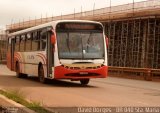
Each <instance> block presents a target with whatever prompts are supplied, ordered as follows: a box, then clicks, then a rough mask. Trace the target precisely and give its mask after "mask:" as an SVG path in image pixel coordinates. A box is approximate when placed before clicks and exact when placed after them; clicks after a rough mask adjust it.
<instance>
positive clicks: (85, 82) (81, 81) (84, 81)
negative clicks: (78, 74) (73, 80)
mask: <svg viewBox="0 0 160 113" xmlns="http://www.w3.org/2000/svg"><path fill="white" fill-rule="evenodd" d="M80 83H81V84H82V85H87V84H88V83H89V79H82V80H80Z"/></svg>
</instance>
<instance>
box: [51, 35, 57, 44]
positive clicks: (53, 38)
mask: <svg viewBox="0 0 160 113" xmlns="http://www.w3.org/2000/svg"><path fill="white" fill-rule="evenodd" d="M55 43H56V36H55V34H54V33H53V34H52V35H51V44H53V45H54V44H55Z"/></svg>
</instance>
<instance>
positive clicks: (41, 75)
mask: <svg viewBox="0 0 160 113" xmlns="http://www.w3.org/2000/svg"><path fill="white" fill-rule="evenodd" d="M38 78H39V81H40V82H41V83H46V82H47V80H46V78H45V77H44V69H43V66H42V65H40V66H39V68H38Z"/></svg>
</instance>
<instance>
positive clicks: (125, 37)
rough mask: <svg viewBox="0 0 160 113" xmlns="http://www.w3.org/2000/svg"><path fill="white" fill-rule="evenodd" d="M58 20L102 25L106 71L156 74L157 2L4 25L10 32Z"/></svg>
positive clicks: (159, 62) (159, 58)
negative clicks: (106, 46)
mask: <svg viewBox="0 0 160 113" xmlns="http://www.w3.org/2000/svg"><path fill="white" fill-rule="evenodd" d="M59 19H81V20H82V19H84V20H95V21H100V22H102V23H103V25H104V27H105V32H106V35H107V36H108V38H109V48H108V57H109V58H108V59H109V66H110V71H113V72H114V71H124V72H125V71H127V72H128V71H129V72H136V73H137V72H140V73H146V74H148V75H149V76H150V75H152V74H160V0H148V1H144V2H137V3H131V4H125V5H120V6H113V7H107V8H102V9H97V10H94V9H93V10H92V11H86V12H79V13H74V14H70V15H61V16H56V17H49V18H41V19H36V20H29V21H25V22H20V23H15V24H11V25H7V26H6V27H7V32H8V33H10V32H14V31H17V30H20V29H25V28H28V27H32V26H35V25H39V24H42V23H46V22H49V21H54V20H59Z"/></svg>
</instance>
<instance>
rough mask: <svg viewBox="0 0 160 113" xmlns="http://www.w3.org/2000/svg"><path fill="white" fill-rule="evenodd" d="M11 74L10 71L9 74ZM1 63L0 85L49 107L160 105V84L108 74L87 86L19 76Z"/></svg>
mask: <svg viewBox="0 0 160 113" xmlns="http://www.w3.org/2000/svg"><path fill="white" fill-rule="evenodd" d="M7 73H9V74H7ZM14 74H15V73H11V72H9V71H8V70H7V69H6V68H5V67H4V66H0V87H1V88H4V89H15V90H20V91H21V92H22V93H24V95H25V96H26V98H27V99H28V100H32V101H37V102H41V103H42V104H43V105H44V106H49V107H77V106H103V107H104V106H160V83H158V82H148V81H140V80H130V79H121V78H114V77H108V78H105V79H93V80H91V81H90V83H89V85H88V86H85V87H84V86H81V85H80V83H79V82H70V81H55V80H54V81H50V82H49V84H41V83H39V82H38V80H37V78H33V77H29V78H25V79H20V78H16V77H15V75H14Z"/></svg>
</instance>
